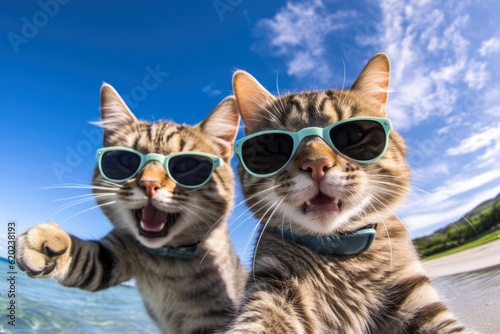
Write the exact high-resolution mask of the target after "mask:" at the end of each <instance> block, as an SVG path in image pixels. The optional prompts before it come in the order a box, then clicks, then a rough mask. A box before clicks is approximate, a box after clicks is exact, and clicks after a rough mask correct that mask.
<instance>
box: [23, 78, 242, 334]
mask: <svg viewBox="0 0 500 334" xmlns="http://www.w3.org/2000/svg"><path fill="white" fill-rule="evenodd" d="M101 110H102V113H101V116H102V125H103V128H104V145H105V146H125V147H131V148H134V149H136V150H138V151H141V152H143V153H144V154H146V153H150V152H155V153H160V154H164V155H168V154H172V153H176V152H182V151H198V152H206V153H210V154H214V155H217V156H220V157H222V158H223V159H224V160H225V162H226V163H225V165H224V166H220V167H217V168H216V170H215V172H214V174H213V176H212V178H211V179H210V181H209V182H208V183H207V184H205V185H204V186H203V187H200V188H195V189H186V188H182V187H180V186H176V185H175V183H173V182H172V180H170V179H169V178H168V176H167V174H166V172H165V170H164V169H163V167H162V166H160V165H159V164H158V163H157V162H150V163H148V164H147V165H146V166H144V168H143V169H142V170H141V171H140V172H139V173H138V174H137V176H136V177H134V179H131V180H128V181H126V182H124V183H122V184H117V183H112V182H109V181H106V180H104V179H103V178H102V176H101V174H100V173H99V171H98V169H97V167H96V169H95V172H94V176H93V187H94V195H95V198H96V200H97V202H98V203H99V204H100V205H101V208H102V210H103V211H104V213H105V214H106V215H107V217H108V218H109V219H110V221H111V222H112V224H113V225H114V227H115V228H114V229H113V230H112V231H111V232H110V233H109V234H108V235H107V236H105V237H104V238H102V239H101V240H96V241H84V240H80V239H78V238H77V237H75V236H70V235H68V234H67V233H66V232H65V231H63V230H62V229H61V228H60V227H59V226H58V225H57V224H55V223H46V224H41V225H38V226H35V227H33V228H31V229H29V230H28V231H27V232H25V233H23V234H22V235H20V236H18V239H17V250H18V254H17V256H18V263H19V267H20V268H21V269H22V270H24V271H26V272H27V274H28V275H29V276H31V277H54V278H56V279H57V280H58V281H59V282H60V283H61V284H63V285H65V286H70V287H78V288H81V289H85V290H89V291H97V290H102V289H106V288H109V287H111V286H115V285H117V284H120V283H122V282H125V281H127V280H129V279H130V278H134V279H135V280H136V286H137V288H138V290H139V292H140V294H141V296H142V298H143V301H144V306H145V309H146V311H147V312H148V314H149V315H150V316H151V318H152V319H153V320H154V321H155V323H156V324H157V325H158V327H159V329H160V330H161V332H163V333H209V332H213V331H214V330H215V329H217V328H220V326H221V325H222V324H224V323H225V322H227V319H228V315H230V314H232V311H233V310H234V309H235V307H236V306H237V304H238V302H239V300H240V299H241V297H242V295H243V289H244V283H245V279H246V275H247V274H246V269H245V268H244V266H243V265H241V263H240V261H239V259H238V257H237V255H236V253H235V252H234V250H233V248H232V246H231V242H230V239H229V235H228V230H227V223H226V219H225V214H226V213H227V212H228V211H229V210H230V209H231V205H232V201H233V187H234V185H233V173H232V170H231V167H230V164H229V161H230V159H231V156H232V142H233V140H234V137H235V136H236V133H237V129H238V123H239V116H238V112H237V108H236V105H235V102H234V98H233V97H229V98H226V99H225V100H224V101H222V102H221V103H220V104H219V106H217V107H216V108H215V109H214V111H213V112H212V113H211V114H210V115H209V116H208V117H207V118H206V119H205V120H204V121H203V122H201V123H200V124H198V125H195V126H188V125H179V124H176V123H173V122H169V121H158V122H156V123H147V122H142V121H138V120H137V119H136V118H135V116H134V115H133V114H132V113H131V112H130V110H129V109H128V108H127V106H126V105H125V103H124V102H123V100H122V99H121V98H120V97H119V95H118V93H116V91H115V90H114V89H113V88H112V87H111V86H109V85H107V84H105V85H104V86H103V88H102V90H101ZM220 122H222V123H223V124H225V127H224V129H223V131H222V130H221V129H220V128H219V129H217V128H216V126H215V125H216V124H219V123H220ZM144 180H147V181H148V182H156V183H157V184H158V187H159V189H157V190H156V193H155V194H154V196H152V197H151V199H149V198H148V197H147V196H146V191H145V189H144V188H143V187H141V184H142V183H141V181H144ZM148 203H151V204H152V205H153V206H155V207H156V208H157V209H158V210H161V211H164V212H173V213H175V212H178V213H180V214H181V215H180V217H179V218H177V220H176V221H175V224H174V225H173V226H172V227H170V228H169V230H168V234H167V235H166V236H162V237H154V238H150V237H146V236H144V235H140V234H139V232H138V231H139V222H138V221H137V220H136V218H135V217H134V215H133V213H132V212H133V211H132V210H134V209H140V208H142V207H144V206H145V205H147V204H148ZM200 240H201V243H200V244H199V251H198V255H197V256H196V257H195V258H194V259H192V260H184V259H177V258H172V257H163V256H158V255H152V254H151V253H149V252H147V251H146V250H145V249H144V248H143V246H147V247H149V248H156V247H160V246H163V245H168V246H173V247H176V246H181V245H189V244H193V243H195V242H198V241H200ZM202 259H203V261H202Z"/></svg>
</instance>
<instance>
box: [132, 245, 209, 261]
mask: <svg viewBox="0 0 500 334" xmlns="http://www.w3.org/2000/svg"><path fill="white" fill-rule="evenodd" d="M199 244H200V243H199V242H198V243H196V244H192V245H188V246H180V247H171V246H163V247H159V248H149V247H146V246H144V245H142V244H141V246H142V248H144V250H145V251H146V252H148V253H149V254H152V255H157V256H167V257H173V258H176V259H182V260H192V259H194V258H195V257H196V255H198V246H199Z"/></svg>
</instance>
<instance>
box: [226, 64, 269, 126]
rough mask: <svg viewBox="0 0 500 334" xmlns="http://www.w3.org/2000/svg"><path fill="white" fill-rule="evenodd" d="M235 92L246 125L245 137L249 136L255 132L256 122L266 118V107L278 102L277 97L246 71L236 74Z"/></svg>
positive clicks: (234, 78)
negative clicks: (263, 117)
mask: <svg viewBox="0 0 500 334" xmlns="http://www.w3.org/2000/svg"><path fill="white" fill-rule="evenodd" d="M233 90H234V95H235V97H236V102H237V103H238V109H239V111H240V115H241V118H242V119H243V123H244V124H245V135H249V134H250V133H252V132H253V130H254V125H255V121H256V120H258V119H259V118H260V117H262V116H264V114H263V111H264V110H265V106H266V105H269V104H270V103H273V102H274V101H276V97H275V96H274V95H272V94H271V93H269V92H268V91H267V90H266V89H265V88H264V87H263V86H262V85H261V84H260V83H259V82H258V81H257V79H255V78H254V77H253V76H251V75H250V74H248V73H247V72H245V71H236V72H235V73H234V75H233Z"/></svg>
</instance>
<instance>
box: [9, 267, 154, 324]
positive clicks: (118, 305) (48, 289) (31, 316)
mask: <svg viewBox="0 0 500 334" xmlns="http://www.w3.org/2000/svg"><path fill="white" fill-rule="evenodd" d="M7 272H8V269H7V263H6V262H5V261H4V260H2V262H1V273H0V274H1V283H0V305H1V310H2V312H1V318H0V319H1V321H0V332H1V333H23V334H24V333H36V334H45V333H54V334H55V333H57V334H60V333H71V334H80V333H159V331H158V329H157V327H156V326H155V325H154V323H153V322H152V321H151V319H150V318H149V317H148V315H147V314H146V311H145V309H144V306H143V304H142V299H141V297H140V296H139V293H138V292H137V290H136V289H134V288H129V287H124V286H118V287H114V288H111V289H107V290H104V291H99V292H88V291H83V290H80V289H75V288H67V287H64V286H62V285H60V284H59V283H58V282H57V281H56V280H54V279H32V278H29V277H28V276H26V274H25V273H23V272H19V271H18V272H17V275H16V299H15V300H16V322H15V324H16V326H15V327H12V326H10V325H9V324H8V323H7V322H8V321H9V319H8V318H7V317H6V314H7V310H6V308H7V305H8V303H10V299H9V298H8V290H9V287H10V284H9V283H8V282H7V274H6V273H7Z"/></svg>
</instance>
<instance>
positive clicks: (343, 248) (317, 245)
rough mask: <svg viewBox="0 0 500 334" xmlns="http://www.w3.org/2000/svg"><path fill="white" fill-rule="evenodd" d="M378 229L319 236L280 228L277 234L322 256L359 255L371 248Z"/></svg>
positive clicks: (368, 227) (371, 227) (374, 226)
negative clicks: (295, 232)
mask: <svg viewBox="0 0 500 334" xmlns="http://www.w3.org/2000/svg"><path fill="white" fill-rule="evenodd" d="M376 228H377V225H369V226H366V227H365V228H363V229H361V230H358V231H355V232H352V233H345V234H336V235H319V236H318V235H296V234H293V233H292V231H290V230H285V229H282V228H280V227H276V228H275V232H276V233H277V234H278V235H281V236H283V238H284V239H286V240H287V241H291V242H295V243H298V244H300V245H302V246H305V247H307V248H309V249H310V250H312V251H313V252H315V253H318V254H321V255H357V254H361V253H363V252H364V251H367V250H368V248H370V246H371V245H372V243H373V240H375V237H376V235H377V231H376V230H375V229H376Z"/></svg>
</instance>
